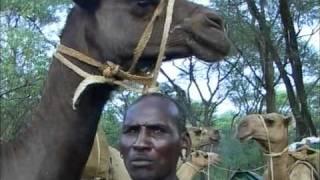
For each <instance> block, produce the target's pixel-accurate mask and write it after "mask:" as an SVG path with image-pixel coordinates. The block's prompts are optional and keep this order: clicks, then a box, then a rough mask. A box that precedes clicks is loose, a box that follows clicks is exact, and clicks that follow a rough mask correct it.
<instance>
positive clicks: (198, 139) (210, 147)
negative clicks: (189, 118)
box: [188, 127, 221, 152]
mask: <svg viewBox="0 0 320 180" xmlns="http://www.w3.org/2000/svg"><path fill="white" fill-rule="evenodd" d="M188 133H189V135H190V138H191V141H192V149H195V150H202V151H205V152H215V151H216V148H217V146H218V144H219V141H220V138H221V137H220V132H219V130H217V129H214V128H213V127H189V128H188Z"/></svg>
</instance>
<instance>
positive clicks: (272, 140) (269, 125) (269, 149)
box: [236, 113, 313, 180]
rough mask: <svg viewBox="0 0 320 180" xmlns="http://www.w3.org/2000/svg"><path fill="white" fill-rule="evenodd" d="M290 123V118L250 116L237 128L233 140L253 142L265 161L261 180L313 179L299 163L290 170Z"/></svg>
mask: <svg viewBox="0 0 320 180" xmlns="http://www.w3.org/2000/svg"><path fill="white" fill-rule="evenodd" d="M290 121H291V117H286V116H283V115H281V114H278V113H269V114H263V115H259V114H251V115H247V116H245V117H244V118H243V119H242V121H241V122H240V124H239V125H238V128H237V133H236V137H237V138H238V139H239V140H240V141H243V140H249V139H254V140H255V141H256V142H258V144H259V145H260V146H261V147H262V151H263V152H264V154H265V155H266V157H267V158H268V162H267V167H268V168H267V170H266V171H265V173H264V179H265V180H301V179H303V180H311V179H313V177H312V176H313V175H312V169H310V168H309V167H308V166H305V165H304V164H303V163H299V164H297V165H295V166H294V167H292V168H291V167H290V165H292V163H293V162H292V159H291V158H289V155H288V125H289V123H290ZM289 169H291V171H289ZM272 174H273V176H272Z"/></svg>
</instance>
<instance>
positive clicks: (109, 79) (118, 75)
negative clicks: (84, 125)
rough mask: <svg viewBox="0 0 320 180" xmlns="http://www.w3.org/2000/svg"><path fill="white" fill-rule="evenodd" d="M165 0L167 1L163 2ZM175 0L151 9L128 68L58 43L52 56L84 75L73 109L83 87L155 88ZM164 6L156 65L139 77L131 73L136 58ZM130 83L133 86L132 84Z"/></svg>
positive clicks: (150, 89)
mask: <svg viewBox="0 0 320 180" xmlns="http://www.w3.org/2000/svg"><path fill="white" fill-rule="evenodd" d="M166 2H167V3H166ZM174 3H175V0H161V1H160V2H159V4H158V6H157V8H156V9H155V11H154V14H153V16H152V18H151V20H150V21H149V23H148V24H147V26H146V28H145V30H144V32H143V34H142V37H141V38H140V40H139V42H138V45H137V47H136V48H135V50H134V53H133V62H132V64H131V67H130V68H129V70H128V71H124V70H122V69H121V66H120V65H117V64H114V63H112V62H111V61H107V62H106V63H105V64H103V63H101V62H99V61H97V60H95V59H93V58H91V57H89V56H87V55H85V54H83V53H81V52H79V51H76V50H74V49H72V48H69V47H66V46H64V45H62V44H60V45H59V46H58V47H57V50H56V53H55V54H54V57H55V58H56V59H58V60H59V61H60V62H61V63H63V64H64V65H65V66H67V67H68V68H70V69H71V70H73V71H74V72H76V73H77V74H78V75H79V76H81V77H83V78H84V80H83V81H81V82H80V84H79V85H78V87H77V88H76V91H75V93H74V96H73V100H72V107H73V109H76V104H77V103H78V101H79V99H80V96H81V94H82V93H83V92H84V91H85V90H86V88H87V87H88V86H89V85H92V84H105V83H107V84H113V85H118V86H121V87H123V88H125V89H128V90H131V91H134V92H138V93H150V92H155V91H158V89H159V88H158V85H157V78H158V75H159V71H160V66H161V64H162V60H163V59H164V58H165V57H164V53H165V50H166V44H167V41H168V37H169V31H170V26H171V23H172V15H173V7H174ZM166 5H167V9H166V18H165V22H164V29H163V34H162V39H161V44H160V50H159V54H158V58H157V61H156V65H155V68H154V70H153V72H152V73H151V74H144V75H142V76H139V75H135V74H132V72H133V70H134V69H135V67H136V64H137V63H138V60H139V58H140V57H141V55H142V54H143V51H144V49H145V47H146V45H147V43H148V41H149V40H150V38H151V34H152V31H153V27H154V23H155V21H156V20H157V19H158V17H159V16H160V15H161V13H162V11H163V9H164V8H165V6H166ZM64 55H68V56H70V57H73V58H75V59H77V60H79V61H81V62H83V63H85V64H88V65H91V66H93V67H96V68H98V69H99V70H100V71H101V75H93V74H89V73H87V72H85V71H83V70H82V69H81V68H79V67H77V66H76V65H74V64H73V63H72V62H70V61H69V60H68V59H67V58H66V57H64ZM130 83H133V84H135V85H136V86H135V87H134V86H132V84H130ZM139 85H142V86H143V88H139V87H137V86H139Z"/></svg>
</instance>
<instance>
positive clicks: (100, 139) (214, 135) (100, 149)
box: [82, 127, 220, 180]
mask: <svg viewBox="0 0 320 180" xmlns="http://www.w3.org/2000/svg"><path fill="white" fill-rule="evenodd" d="M188 133H189V134H190V137H191V141H192V149H193V150H194V151H196V150H199V149H202V148H203V147H204V146H210V147H215V146H216V145H217V143H218V142H219V140H220V135H219V131H218V130H216V129H214V128H208V127H189V128H188ZM197 152H198V153H192V156H191V158H189V161H188V163H184V164H183V163H182V162H179V163H180V165H178V167H179V174H180V176H186V177H188V176H189V175H190V173H191V174H193V175H192V176H194V175H195V174H196V173H197V172H198V171H200V170H202V169H203V168H205V167H207V166H208V163H210V164H212V163H217V157H218V155H217V154H215V153H208V154H205V153H204V152H202V151H201V152H199V151H197ZM208 158H211V159H210V162H208V161H209V160H208ZM195 167H196V168H195ZM180 168H183V170H180ZM190 168H192V169H191V170H190ZM186 174H187V175H186ZM94 177H102V178H105V179H110V180H126V179H130V177H129V174H128V172H127V170H126V168H125V166H124V163H123V161H122V158H121V157H120V153H119V151H118V150H116V149H115V148H113V147H111V146H109V145H108V142H107V140H106V138H105V134H104V132H103V131H102V129H99V130H98V131H97V134H96V137H95V141H94V144H93V147H92V150H91V153H90V155H89V158H88V161H87V164H86V166H85V169H84V171H83V174H82V179H83V180H86V179H93V178H94Z"/></svg>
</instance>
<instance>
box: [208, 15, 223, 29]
mask: <svg viewBox="0 0 320 180" xmlns="http://www.w3.org/2000/svg"><path fill="white" fill-rule="evenodd" d="M206 19H207V22H208V23H209V25H210V26H213V27H214V28H217V29H220V30H224V23H223V20H222V18H221V17H219V16H217V15H215V14H212V13H210V14H207V15H206Z"/></svg>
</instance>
